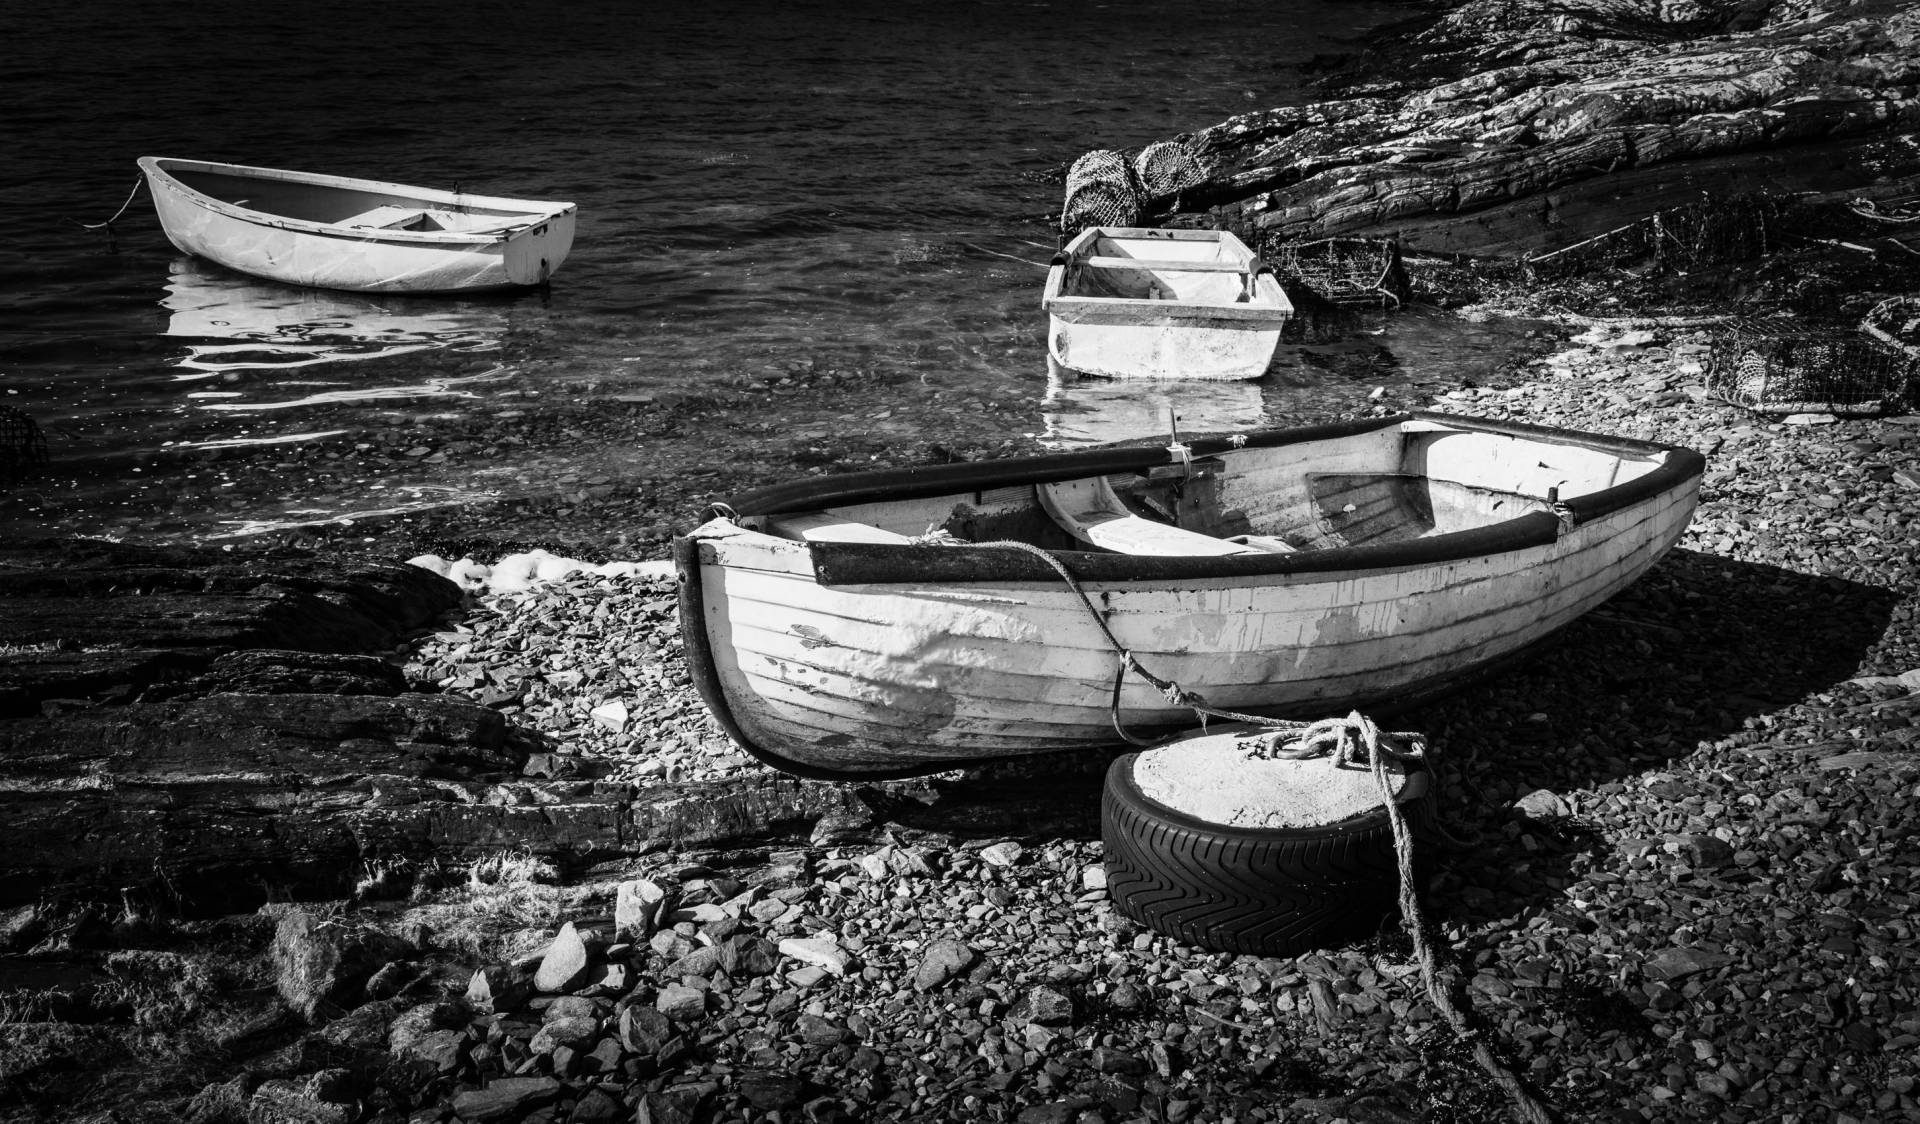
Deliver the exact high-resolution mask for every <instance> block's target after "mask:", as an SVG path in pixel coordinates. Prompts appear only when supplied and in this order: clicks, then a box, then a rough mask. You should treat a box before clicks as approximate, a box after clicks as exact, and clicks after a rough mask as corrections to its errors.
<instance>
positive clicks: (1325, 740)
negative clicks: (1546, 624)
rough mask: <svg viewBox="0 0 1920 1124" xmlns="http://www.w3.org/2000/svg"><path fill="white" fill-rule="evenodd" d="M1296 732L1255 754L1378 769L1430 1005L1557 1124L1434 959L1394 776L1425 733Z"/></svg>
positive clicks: (1328, 724) (1361, 728) (1541, 1121)
mask: <svg viewBox="0 0 1920 1124" xmlns="http://www.w3.org/2000/svg"><path fill="white" fill-rule="evenodd" d="M1292 726H1293V728H1291V729H1288V730H1287V731H1285V732H1284V733H1282V734H1280V735H1279V736H1270V737H1267V738H1265V739H1263V744H1262V745H1261V746H1260V747H1259V748H1256V749H1255V750H1254V751H1253V752H1254V755H1255V756H1264V757H1273V758H1283V759H1294V760H1299V759H1304V758H1311V757H1318V756H1326V757H1328V758H1329V759H1330V760H1331V761H1332V762H1333V763H1335V764H1336V765H1364V766H1365V767H1366V768H1368V769H1369V770H1371V772H1372V773H1373V783H1374V787H1375V788H1377V789H1379V791H1380V803H1381V804H1382V806H1384V807H1385V809H1386V813H1387V825H1388V828H1389V829H1390V830H1391V832H1392V834H1393V854H1394V863H1395V865H1396V867H1397V868H1398V870H1399V875H1400V924H1401V927H1402V928H1404V929H1405V930H1406V931H1407V937H1408V938H1409V939H1410V940H1411V941H1412V942H1413V956H1414V963H1415V964H1416V965H1417V966H1418V967H1419V969H1420V982H1421V986H1422V987H1423V989H1424V990H1425V992H1426V995H1427V1000H1428V1002H1430V1003H1432V1004H1433V1006H1434V1008H1435V1009H1436V1010H1438V1011H1439V1012H1440V1016H1441V1018H1443V1019H1444V1020H1446V1023H1447V1027H1448V1029H1450V1030H1452V1031H1453V1034H1454V1037H1455V1038H1456V1039H1458V1040H1459V1041H1460V1042H1461V1043H1462V1044H1464V1045H1466V1046H1467V1047H1468V1049H1469V1050H1470V1051H1471V1052H1472V1054H1473V1059H1474V1061H1475V1062H1476V1063H1477V1064H1478V1065H1479V1066H1480V1068H1481V1069H1482V1070H1484V1071H1485V1072H1486V1074H1487V1076H1488V1077H1490V1078H1492V1079H1493V1082H1494V1084H1496V1085H1498V1086H1500V1088H1501V1090H1502V1091H1503V1092H1505V1093H1506V1094H1507V1097H1508V1099H1509V1100H1510V1101H1511V1102H1512V1103H1513V1106H1514V1111H1515V1113H1516V1114H1517V1116H1518V1117H1519V1119H1520V1120H1521V1121H1522V1122H1523V1124H1552V1121H1553V1120H1554V1115H1553V1111H1552V1110H1551V1109H1550V1108H1548V1107H1547V1106H1546V1105H1545V1104H1544V1103H1543V1102H1541V1101H1540V1099H1539V1098H1537V1097H1535V1096H1534V1095H1533V1093H1532V1092H1531V1091H1529V1090H1528V1089H1527V1087H1526V1086H1525V1085H1524V1084H1522V1083H1521V1081H1520V1078H1519V1077H1518V1076H1516V1075H1515V1074H1514V1072H1513V1070H1512V1069H1511V1068H1509V1067H1508V1066H1507V1065H1506V1064H1505V1063H1504V1062H1502V1061H1501V1060H1500V1058H1499V1057H1498V1056H1497V1055H1495V1053H1494V1052H1493V1047H1492V1046H1491V1045H1490V1044H1489V1043H1488V1042H1487V1040H1486V1035H1484V1034H1483V1033H1482V1032H1481V1030H1480V1028H1479V1027H1477V1026H1475V1025H1474V1024H1473V1023H1472V1021H1471V1020H1469V1019H1468V1017H1467V1015H1466V1013H1465V1012H1464V1011H1462V1010H1461V1009H1460V1008H1459V1006H1457V1005H1456V1004H1455V1003H1454V1001H1453V995H1452V989H1451V988H1450V987H1449V986H1448V981H1447V973H1446V970H1445V969H1444V968H1443V967H1442V965H1441V963H1440V958H1439V956H1438V955H1437V954H1435V952H1434V949H1433V945H1432V944H1431V943H1429V942H1428V940H1427V929H1428V924H1427V919H1426V915H1425V913H1424V912H1423V911H1422V910H1421V908H1420V894H1419V889H1418V886H1419V883H1418V880H1417V877H1416V875H1415V872H1414V863H1413V846H1414V836H1413V829H1412V828H1411V827H1409V826H1408V825H1407V817H1406V814H1405V813H1404V812H1402V811H1401V809H1400V801H1399V799H1398V795H1397V794H1396V793H1395V792H1394V790H1393V783H1392V781H1391V780H1390V779H1389V777H1388V773H1387V767H1388V765H1389V764H1392V763H1411V762H1416V761H1423V760H1424V758H1425V755H1426V745H1425V742H1424V740H1423V739H1422V738H1421V737H1420V736H1419V735H1418V734H1385V733H1382V731H1381V730H1380V727H1379V726H1377V725H1375V724H1374V722H1373V720H1372V719H1371V718H1368V717H1367V716H1366V715H1364V714H1361V713H1360V712H1359V711H1357V710H1356V711H1353V712H1352V713H1350V714H1348V715H1347V716H1346V717H1345V718H1327V719H1322V720H1320V721H1318V722H1310V723H1309V722H1300V723H1294V724H1292ZM1389 739H1391V740H1392V741H1400V742H1401V743H1402V744H1403V745H1404V746H1406V748H1405V749H1404V750H1403V749H1397V748H1395V747H1394V745H1393V744H1391V741H1390V740H1389Z"/></svg>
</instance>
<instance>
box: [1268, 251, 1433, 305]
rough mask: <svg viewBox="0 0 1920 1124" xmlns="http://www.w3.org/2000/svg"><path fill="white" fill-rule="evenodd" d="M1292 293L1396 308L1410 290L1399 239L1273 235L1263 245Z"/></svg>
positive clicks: (1336, 301) (1332, 301)
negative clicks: (1278, 237) (1286, 239)
mask: <svg viewBox="0 0 1920 1124" xmlns="http://www.w3.org/2000/svg"><path fill="white" fill-rule="evenodd" d="M1261 256H1262V257H1263V258H1264V259H1265V260H1266V262H1267V263H1268V264H1269V265H1271V266H1272V267H1273V272H1274V274H1275V275H1276V276H1278V277H1279V278H1280V282H1281V284H1282V285H1284V286H1286V288H1287V289H1288V291H1289V292H1305V293H1310V294H1312V295H1313V296H1315V297H1318V298H1319V299H1321V300H1323V301H1326V302H1327V303H1329V304H1336V305H1342V306H1349V307H1363V306H1364V307H1376V308H1389V307H1392V308H1398V307H1399V306H1400V305H1402V304H1404V303H1405V302H1406V300H1407V298H1408V297H1409V296H1410V295H1411V291H1412V286H1411V285H1410V284H1409V283H1408V281H1407V272H1406V267H1405V266H1404V265H1403V264H1402V263H1401V260H1400V244H1399V243H1398V242H1395V241H1393V240H1392V239H1387V238H1320V239H1315V240H1313V241H1309V242H1282V241H1279V240H1273V241H1271V242H1270V243H1269V244H1268V245H1266V246H1263V247H1262V248H1261Z"/></svg>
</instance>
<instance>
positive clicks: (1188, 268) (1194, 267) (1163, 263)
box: [1086, 257, 1250, 273]
mask: <svg viewBox="0 0 1920 1124" xmlns="http://www.w3.org/2000/svg"><path fill="white" fill-rule="evenodd" d="M1086 262H1087V265H1089V266H1091V267H1092V268H1094V269H1157V270H1162V271H1165V272H1167V273H1245V272H1247V270H1248V269H1249V268H1250V267H1249V266H1248V265H1247V263H1246V262H1231V261H1179V260H1175V259H1169V258H1123V257H1090V258H1088V259H1086Z"/></svg>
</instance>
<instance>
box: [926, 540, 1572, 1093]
mask: <svg viewBox="0 0 1920 1124" xmlns="http://www.w3.org/2000/svg"><path fill="white" fill-rule="evenodd" d="M941 541H956V543H957V540H946V539H942V540H941ZM973 545H975V546H981V547H990V548H999V549H1011V550H1018V551H1021V552H1023V553H1026V554H1031V555H1033V556H1034V557H1036V558H1039V559H1041V560H1042V561H1044V562H1045V563H1046V564H1047V565H1048V566H1049V567H1050V568H1051V569H1052V570H1053V572H1054V573H1056V574H1058V575H1060V578H1061V580H1062V581H1064V582H1065V583H1066V585H1067V588H1069V589H1071V590H1072V591H1073V592H1074V594H1075V595H1076V596H1078V597H1079V598H1080V602H1081V604H1083V605H1085V606H1086V608H1087V612H1088V614H1089V615H1090V616H1091V617H1092V618H1093V621H1094V623H1095V624H1096V625H1097V626H1099V629H1100V633H1101V635H1102V636H1105V637H1106V638H1107V642H1108V643H1109V644H1111V645H1113V649H1114V651H1116V652H1118V653H1119V655H1120V666H1119V667H1118V668H1117V669H1116V670H1115V673H1114V681H1113V699H1112V703H1111V710H1112V719H1113V728H1114V730H1116V731H1117V732H1118V733H1119V734H1120V736H1121V737H1122V738H1125V739H1126V740H1127V741H1128V742H1130V743H1132V744H1134V745H1139V746H1147V745H1152V744H1155V743H1154V742H1152V741H1149V740H1147V739H1143V738H1140V737H1137V736H1135V735H1134V734H1132V733H1130V732H1129V731H1128V730H1127V729H1126V727H1125V726H1124V725H1123V724H1122V723H1121V721H1120V690H1121V687H1122V686H1123V684H1124V683H1125V680H1126V673H1127V672H1128V670H1132V671H1133V672H1134V674H1136V675H1138V676H1140V677H1141V678H1142V679H1145V680H1146V681H1147V682H1148V683H1151V684H1152V685H1153V686H1154V687H1156V688H1158V689H1159V690H1160V693H1161V694H1162V695H1165V696H1166V698H1167V701H1169V702H1172V703H1176V704H1179V705H1184V706H1188V707H1191V708H1192V709H1193V711H1194V712H1195V713H1196V714H1198V715H1200V718H1201V728H1202V729H1204V728H1205V726H1206V719H1207V717H1208V716H1209V715H1211V716H1214V717H1218V718H1230V719H1234V720H1236V721H1242V722H1249V723H1255V724H1259V725H1264V726H1271V727H1274V728H1275V729H1277V730H1279V731H1280V732H1281V733H1280V736H1279V737H1277V738H1275V739H1274V740H1273V741H1272V742H1270V743H1269V744H1268V746H1267V747H1265V749H1264V750H1263V751H1262V753H1263V754H1264V755H1267V756H1273V757H1281V758H1287V759H1304V758H1309V757H1317V756H1321V755H1330V756H1332V757H1333V758H1334V760H1335V761H1336V762H1340V763H1349V762H1351V763H1358V762H1359V761H1360V760H1361V759H1362V754H1363V753H1364V758H1365V760H1366V762H1367V764H1368V767H1369V768H1370V769H1371V770H1372V772H1373V782H1374V785H1375V786H1376V787H1377V788H1378V789H1379V790H1380V800H1381V803H1382V804H1384V805H1385V806H1386V811H1387V823H1388V825H1389V827H1390V828H1391V830H1392V833H1393V852H1394V860H1395V863H1396V865H1397V867H1398V870H1399V875H1400V922H1401V925H1402V926H1403V927H1404V928H1405V929H1406V930H1407V936H1408V937H1409V938H1410V939H1411V940H1412V941H1413V951H1414V960H1415V962H1416V963H1417V964H1418V966H1419V968H1420V979H1421V982H1422V984H1423V986H1424V987H1425V989H1426V993H1427V998H1428V1000H1429V1001H1430V1002H1432V1003H1433V1005H1434V1007H1435V1008H1437V1009H1438V1010H1439V1012H1440V1015H1441V1017H1442V1018H1444V1019H1445V1020H1446V1022H1447V1026H1448V1028H1449V1029H1451V1030H1452V1031H1453V1034H1454V1037H1455V1038H1456V1039H1458V1040H1459V1041H1460V1042H1461V1043H1463V1044H1465V1045H1466V1046H1467V1047H1468V1048H1469V1049H1470V1050H1471V1051H1472V1053H1473V1060H1474V1061H1475V1062H1476V1063H1478V1064H1479V1066H1480V1068H1481V1069H1483V1070H1485V1071H1486V1073H1487V1075H1488V1076H1489V1077H1491V1078H1492V1079H1493V1082H1494V1084H1496V1085H1498V1086H1500V1088H1501V1090H1502V1091H1503V1092H1505V1093H1506V1094H1507V1097H1508V1099H1509V1100H1511V1101H1512V1102H1513V1105H1514V1110H1515V1112H1516V1113H1517V1114H1518V1115H1519V1118H1520V1120H1521V1121H1523V1124H1552V1121H1553V1120H1554V1116H1553V1112H1552V1110H1551V1109H1549V1108H1548V1107H1547V1106H1546V1105H1545V1104H1544V1103H1543V1102H1541V1101H1540V1100H1539V1098H1537V1097H1535V1096H1534V1095H1533V1094H1532V1093H1531V1092H1530V1091H1529V1090H1528V1089H1527V1087H1526V1086H1525V1085H1524V1084H1522V1083H1521V1081H1520V1078H1519V1077H1517V1076H1516V1075H1515V1074H1514V1072H1513V1070H1511V1069H1509V1068H1508V1067H1507V1066H1506V1065H1505V1064H1504V1063H1503V1062H1501V1060H1500V1059H1499V1058H1498V1057H1497V1056H1496V1055H1495V1054H1494V1052H1493V1047H1491V1046H1490V1045H1488V1044H1487V1042H1486V1040H1485V1037H1484V1036H1483V1035H1482V1034H1481V1033H1480V1031H1479V1029H1478V1028H1477V1027H1475V1026H1474V1025H1473V1024H1472V1023H1471V1022H1470V1021H1469V1020H1468V1018H1467V1016H1466V1014H1465V1013H1464V1012H1462V1011H1461V1010H1460V1009H1459V1008H1458V1007H1456V1006H1455V1005H1454V1002H1453V998H1452V996H1451V995H1449V994H1448V988H1447V986H1446V984H1445V982H1444V980H1443V969H1442V968H1441V966H1440V962H1439V958H1438V957H1437V956H1436V955H1435V954H1434V951H1433V947H1432V946H1431V945H1430V944H1428V943H1427V936H1426V928H1427V923H1426V916H1425V914H1424V913H1423V912H1422V911H1421V909H1420V894H1419V887H1418V883H1417V881H1416V879H1415V876H1414V869H1413V844H1414V839H1413V830H1412V829H1411V828H1409V827H1408V826H1407V821H1406V815H1405V813H1403V812H1402V811H1401V810H1400V803H1399V801H1398V799H1397V798H1396V794H1395V793H1394V791H1393V788H1392V785H1391V784H1390V783H1389V782H1388V780H1387V762H1388V760H1389V759H1393V760H1397V761H1407V760H1420V759H1423V758H1424V757H1425V750H1424V745H1423V744H1422V739H1421V737H1420V735H1418V734H1414V733H1395V734H1391V735H1388V736H1389V737H1392V738H1393V739H1395V740H1397V741H1400V742H1402V743H1404V744H1406V745H1407V746H1409V747H1410V748H1412V747H1418V748H1413V749H1412V752H1408V753H1402V752H1399V751H1397V750H1395V749H1393V748H1392V747H1390V746H1388V745H1386V744H1385V743H1384V742H1383V740H1382V736H1381V731H1380V728H1379V727H1378V726H1377V725H1375V724H1374V722H1373V720H1372V719H1370V718H1368V717H1367V716H1366V715H1364V714H1361V713H1360V712H1359V711H1357V710H1356V711H1354V712H1352V713H1350V714H1348V715H1347V717H1345V718H1328V719H1322V720H1320V721H1318V722H1293V721H1288V720H1285V719H1280V718H1269V717H1265V716H1263V715H1254V714H1239V713H1236V712H1234V711H1229V710H1221V709H1219V708H1217V707H1213V706H1209V705H1207V703H1206V700H1205V699H1203V698H1201V697H1200V695H1198V694H1197V693H1195V692H1193V691H1188V690H1186V689H1185V688H1183V687H1181V686H1180V685H1179V684H1178V683H1175V682H1173V681H1172V680H1167V679H1162V678H1160V677H1159V676H1157V675H1154V674H1153V673H1152V672H1150V671H1148V670H1147V669H1146V668H1145V667H1142V666H1141V664H1140V661H1139V660H1137V659H1135V658H1134V655H1133V653H1132V652H1131V651H1130V650H1128V649H1127V647H1126V646H1125V645H1123V644H1121V643H1120V640H1119V638H1118V637H1116V636H1115V635H1114V634H1113V629H1112V628H1111V627H1109V626H1108V624H1107V618H1106V614H1105V613H1103V612H1101V611H1100V608H1099V606H1097V605H1095V604H1094V603H1093V598H1092V597H1090V596H1088V594H1087V591H1086V590H1085V589H1083V588H1082V587H1081V585H1080V582H1079V581H1078V580H1077V579H1075V578H1074V576H1073V574H1072V572H1071V571H1069V570H1068V569H1067V566H1066V563H1064V562H1062V561H1061V560H1060V559H1059V558H1058V557H1056V556H1055V555H1054V554H1053V552H1052V551H1049V550H1044V549H1042V548H1040V547H1038V546H1035V545H1033V544H1032V543H1026V542H1018V541H1015V540H1011V539H1002V540H996V541H992V542H982V543H975V544H973Z"/></svg>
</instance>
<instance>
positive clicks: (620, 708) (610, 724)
mask: <svg viewBox="0 0 1920 1124" xmlns="http://www.w3.org/2000/svg"><path fill="white" fill-rule="evenodd" d="M588 713H589V714H590V715H591V716H592V717H593V721H594V723H595V724H596V725H598V726H601V727H603V728H605V729H608V730H612V731H613V732H614V733H616V734H617V733H619V732H621V731H622V730H625V729H626V728H627V704H626V703H623V702H621V701H620V700H619V699H614V700H612V701H611V702H603V703H601V704H600V705H599V706H596V707H594V708H593V709H592V710H591V711H588Z"/></svg>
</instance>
